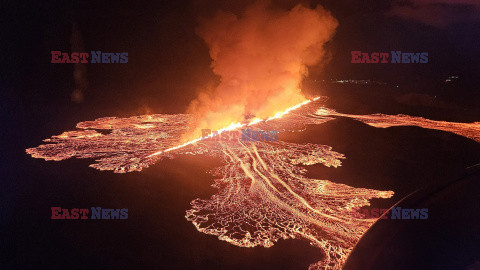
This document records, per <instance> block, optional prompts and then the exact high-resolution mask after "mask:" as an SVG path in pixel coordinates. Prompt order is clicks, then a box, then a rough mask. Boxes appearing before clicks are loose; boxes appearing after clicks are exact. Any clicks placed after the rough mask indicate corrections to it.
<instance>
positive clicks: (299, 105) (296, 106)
mask: <svg viewBox="0 0 480 270" xmlns="http://www.w3.org/2000/svg"><path fill="white" fill-rule="evenodd" d="M319 98H320V97H316V98H313V99H311V100H306V101H304V102H302V103H300V104H297V105H295V106H292V107H290V108H287V109H286V110H285V111H283V112H278V113H276V114H275V115H274V116H273V117H270V118H268V119H267V120H265V121H270V120H273V119H277V118H281V117H282V116H284V115H285V114H287V113H289V112H291V111H293V110H296V109H298V108H300V107H302V106H304V105H306V104H308V103H310V102H312V101H316V100H318V99H319ZM262 121H263V120H262V119H259V118H255V119H253V120H252V121H250V123H248V124H241V123H232V124H231V125H230V126H228V127H226V128H222V129H219V130H218V133H216V134H215V135H214V134H213V133H212V134H211V135H208V136H205V137H200V138H198V139H194V140H191V141H188V142H186V143H183V144H180V145H177V146H174V147H171V148H168V149H166V150H162V151H158V152H156V153H153V154H151V155H149V156H148V157H147V158H149V157H154V156H157V155H160V154H162V153H166V152H170V151H172V150H177V149H179V148H182V147H185V146H188V145H191V144H194V143H196V142H199V141H201V140H205V139H208V138H212V137H213V136H218V135H220V134H222V133H223V132H225V131H231V130H236V129H239V128H242V127H245V126H252V125H255V124H257V123H260V122H262Z"/></svg>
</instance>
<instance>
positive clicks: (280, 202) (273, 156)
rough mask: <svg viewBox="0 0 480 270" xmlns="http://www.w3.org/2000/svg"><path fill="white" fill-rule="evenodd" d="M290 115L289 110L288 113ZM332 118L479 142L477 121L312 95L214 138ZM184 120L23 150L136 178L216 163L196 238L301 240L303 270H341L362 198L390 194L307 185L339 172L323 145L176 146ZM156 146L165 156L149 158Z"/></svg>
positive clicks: (363, 225)
mask: <svg viewBox="0 0 480 270" xmlns="http://www.w3.org/2000/svg"><path fill="white" fill-rule="evenodd" d="M293 110H295V113H290V112H292V111H293ZM335 117H349V118H352V119H355V120H358V121H362V122H364V123H366V124H368V125H371V126H373V127H380V128H387V127H391V126H403V125H408V126H419V127H422V128H428V129H437V130H442V131H447V132H452V133H455V134H458V135H462V136H465V137H468V138H471V139H473V140H475V141H477V142H480V123H479V122H475V123H451V122H445V121H433V120H429V119H425V118H421V117H411V116H407V115H383V114H374V115H349V114H341V113H337V112H335V111H334V110H331V109H328V108H323V107H321V102H320V101H319V100H318V98H315V99H313V100H307V101H305V102H303V103H301V104H298V105H295V106H293V107H290V108H288V109H287V110H285V111H284V112H281V113H277V114H275V115H274V116H273V117H271V118H268V119H266V120H261V119H254V120H252V121H251V122H250V123H248V124H240V123H236V124H232V125H230V126H228V127H226V128H224V129H222V130H220V132H219V134H221V133H222V132H224V131H227V130H235V129H238V128H241V127H243V126H245V125H258V127H259V128H262V129H267V130H268V129H272V130H285V131H296V130H302V129H304V128H305V126H306V125H320V124H323V123H325V122H327V121H330V120H333V119H335ZM190 119H191V118H190V116H189V115H186V114H175V115H166V114H156V115H143V116H133V117H129V118H116V117H106V118H100V119H96V120H95V121H87V122H81V123H78V124H77V128H78V129H79V130H76V131H67V132H64V133H62V134H60V135H57V136H52V138H50V139H46V140H44V142H45V144H43V145H40V146H38V147H35V148H29V149H27V150H26V152H27V153H28V154H30V155H31V156H32V157H35V158H42V159H45V160H55V161H58V160H64V159H68V158H72V157H76V158H94V159H95V162H96V163H94V164H91V165H90V166H91V167H93V168H96V169H99V170H113V171H114V172H115V173H126V172H133V171H141V170H142V169H144V168H147V167H148V166H150V165H152V164H154V163H155V162H158V161H159V160H161V159H163V158H173V157H174V156H173V153H175V155H181V154H193V155H210V156H213V157H217V158H221V159H222V160H223V164H222V166H219V167H217V168H214V169H213V170H212V171H211V172H212V174H213V175H214V176H215V179H214V185H213V186H214V187H215V188H217V189H218V192H217V193H216V194H214V195H213V196H211V197H210V198H208V199H196V200H194V201H192V202H191V205H192V208H191V209H190V210H187V211H186V215H185V217H186V219H187V220H189V221H191V222H192V224H193V225H194V226H195V227H196V228H197V230H198V231H200V232H202V233H206V234H210V235H214V236H217V237H218V238H219V239H220V240H223V241H227V242H229V243H231V244H233V245H237V246H241V247H255V246H262V247H270V246H272V245H274V244H275V242H277V241H278V240H280V239H289V238H290V239H293V238H295V239H305V240H307V241H309V242H310V243H311V244H312V245H313V246H315V247H318V248H319V249H320V250H321V252H319V261H318V262H316V263H314V264H312V265H310V269H341V267H342V265H343V263H344V262H345V260H346V258H347V256H348V254H349V253H350V251H351V250H352V249H353V247H354V246H355V244H356V243H357V242H358V240H359V239H360V237H361V236H362V235H363V234H364V233H365V231H366V230H367V229H368V228H369V227H370V226H371V225H372V224H373V223H374V222H375V219H366V218H364V217H363V216H361V214H360V213H359V209H360V208H361V207H364V206H368V205H370V200H371V199H372V198H390V197H391V196H393V191H380V190H373V189H366V188H360V187H351V186H347V185H343V184H338V183H335V182H333V181H330V180H325V179H312V178H308V177H307V176H306V173H307V170H306V169H305V166H310V165H315V164H319V165H323V166H327V167H334V168H337V167H339V166H341V164H342V162H341V160H342V159H344V158H345V156H344V155H343V154H341V153H338V152H335V151H333V150H332V147H330V146H327V145H318V144H311V143H304V144H297V143H289V142H282V141H275V142H263V141H255V142H253V141H252V142H250V141H246V142H242V141H241V140H233V141H228V142H222V141H215V140H213V141H212V140H205V139H206V138H208V137H210V136H207V137H204V138H199V139H196V140H193V141H189V142H187V143H183V144H182V143H181V142H180V137H181V135H182V134H184V133H185V132H187V124H188V123H189V120H190ZM97 130H102V132H98V131H97ZM159 148H160V149H165V150H162V151H158V149H159ZM173 150H176V151H173ZM160 154H161V155H160ZM380 180H381V179H380Z"/></svg>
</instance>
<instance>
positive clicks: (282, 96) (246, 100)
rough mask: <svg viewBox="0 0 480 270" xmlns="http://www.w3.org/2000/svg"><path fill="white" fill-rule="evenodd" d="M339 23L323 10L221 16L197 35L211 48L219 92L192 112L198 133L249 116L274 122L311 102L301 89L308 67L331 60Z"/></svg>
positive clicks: (204, 97)
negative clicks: (330, 46) (328, 55)
mask: <svg viewBox="0 0 480 270" xmlns="http://www.w3.org/2000/svg"><path fill="white" fill-rule="evenodd" d="M337 24H338V23H337V20H336V19H335V18H334V17H332V15H331V14H330V13H329V12H328V11H326V10H325V9H324V8H323V7H321V6H317V7H316V8H314V9H310V8H308V7H305V6H303V5H300V4H299V5H297V6H295V7H294V8H293V9H291V10H275V9H273V8H271V7H270V6H269V3H268V2H259V3H256V4H254V5H252V6H250V7H248V8H247V9H246V10H245V11H244V13H243V14H242V15H240V16H236V15H235V14H232V13H229V12H224V11H219V12H218V13H217V14H216V15H215V16H214V17H213V18H211V19H209V20H207V21H205V22H204V23H203V24H202V25H201V26H200V27H199V28H198V29H197V34H198V35H199V36H200V37H201V38H203V39H204V40H205V42H206V43H207V45H208V46H209V49H210V56H211V58H212V60H213V61H212V69H213V72H214V73H215V74H216V75H218V76H219V77H220V83H219V84H218V86H216V88H213V89H209V90H206V91H202V92H201V93H200V94H199V95H198V98H197V99H196V100H194V101H193V102H192V103H191V104H190V107H189V109H188V112H189V113H192V114H193V115H194V116H195V117H194V123H193V127H194V129H193V130H192V131H191V132H190V133H189V134H188V137H189V138H187V139H191V138H193V137H198V136H199V135H200V134H201V132H200V130H201V129H204V128H208V129H211V130H216V129H220V128H223V127H226V126H228V125H230V124H231V123H236V122H242V121H244V120H245V119H246V118H248V117H252V116H255V117H257V118H268V117H271V116H273V115H275V113H277V112H280V111H283V110H285V109H286V108H288V107H291V106H293V105H295V104H298V103H300V102H302V101H304V100H305V97H304V95H303V94H302V92H301V89H300V88H299V85H300V83H301V81H302V79H303V78H304V77H305V76H306V75H307V67H308V66H312V65H315V64H318V63H319V62H320V61H321V60H322V59H324V56H325V50H324V48H323V46H324V44H325V43H326V42H327V41H328V40H330V38H331V37H332V36H333V34H334V32H335V28H336V27H337Z"/></svg>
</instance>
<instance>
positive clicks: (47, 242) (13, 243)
mask: <svg viewBox="0 0 480 270" xmlns="http://www.w3.org/2000/svg"><path fill="white" fill-rule="evenodd" d="M322 91H323V92H322V94H325V95H328V96H330V100H329V101H328V102H327V105H328V106H329V107H332V108H334V109H336V110H338V111H339V112H344V113H359V114H361V113H376V112H382V113H401V112H403V113H410V114H412V113H413V114H414V115H419V116H425V117H431V118H433V119H439V120H455V121H473V120H477V121H478V120H480V119H472V118H474V115H475V113H476V112H475V111H473V109H472V110H470V109H469V110H465V109H455V110H452V109H451V108H437V107H434V108H432V107H431V106H420V105H406V104H403V103H399V102H397V100H396V99H395V98H392V95H390V94H388V93H382V92H381V91H382V89H378V88H371V89H369V88H368V87H362V88H359V87H357V86H342V87H337V86H330V88H329V87H328V86H327V87H326V88H324V89H323V90H322ZM379 91H380V92H379ZM385 91H390V90H388V89H385ZM393 96H394V97H395V95H393ZM382 97H383V99H382ZM41 102H42V106H45V105H47V106H51V107H48V108H47V109H42V110H41V111H40V112H39V113H36V108H35V105H34V104H35V103H34V102H33V99H32V100H31V101H29V100H28V99H27V100H26V102H25V103H24V104H21V105H15V106H17V107H16V108H15V109H16V110H12V111H14V112H15V113H14V116H15V118H16V121H15V122H12V128H11V129H8V130H5V132H4V133H3V136H5V140H4V141H5V142H7V143H6V144H4V145H2V147H3V148H4V149H3V154H2V167H1V170H2V178H3V179H2V180H3V181H2V182H3V183H2V185H3V188H2V191H1V192H2V196H1V199H2V202H1V213H2V215H1V223H0V224H1V226H2V228H1V230H0V231H1V233H2V236H1V243H2V244H1V245H0V248H1V253H0V256H1V257H0V258H1V260H0V269H65V268H67V269H87V268H91V269H111V268H117V269H131V268H136V269H307V268H308V265H309V264H311V263H314V262H316V261H318V260H319V259H320V258H321V254H320V253H319V252H320V250H319V249H316V248H313V247H311V246H310V245H309V244H308V243H307V242H304V241H298V240H288V241H280V242H279V243H277V244H276V245H275V246H274V247H272V248H269V249H265V248H253V249H247V248H239V247H235V246H232V245H230V244H228V243H226V242H223V241H219V240H218V239H216V238H215V237H213V236H208V235H205V234H203V233H200V232H197V231H196V229H195V228H194V226H193V225H192V224H191V223H190V222H188V221H187V220H185V218H184V214H185V210H187V209H189V208H190V206H189V203H190V201H191V200H193V199H195V198H206V197H209V196H211V195H212V194H214V192H215V190H214V189H213V188H212V187H210V185H211V184H212V177H211V176H210V175H208V174H207V173H206V172H205V171H206V170H208V169H210V168H212V167H213V166H214V165H215V164H218V163H217V162H218V160H211V159H205V158H202V159H200V158H197V157H188V158H177V159H174V160H169V161H162V162H160V163H159V164H156V165H155V166H152V167H151V168H148V169H146V170H144V171H142V172H140V173H129V174H125V175H119V174H113V173H111V172H100V171H97V170H94V169H92V168H89V167H88V164H89V163H90V161H87V160H67V161H62V162H45V161H43V160H38V159H32V158H30V157H29V156H28V155H26V154H25V152H24V149H25V148H28V147H33V146H37V145H39V144H40V143H41V140H42V139H45V138H47V137H49V136H51V135H55V134H59V133H61V132H62V131H64V130H69V129H73V127H74V125H75V123H76V122H78V121H83V120H91V119H93V118H95V117H100V116H111V115H112V112H114V111H115V110H118V108H99V109H98V110H96V111H95V110H93V109H94V106H93V107H92V108H88V106H86V107H84V108H75V107H74V108H72V107H70V106H65V107H63V108H58V107H53V106H54V105H55V104H54V101H48V100H42V101H41ZM8 106H11V107H13V105H8ZM37 106H38V104H37ZM4 109H6V110H7V109H8V107H4ZM402 110H404V111H402ZM477 115H478V114H477ZM121 116H126V115H121ZM281 139H282V137H281ZM283 139H286V140H290V141H295V142H311V143H319V144H326V145H330V146H332V147H333V149H334V150H335V151H337V152H340V153H343V154H345V155H346V160H344V161H343V165H342V167H340V168H337V169H335V168H326V167H322V166H319V165H317V166H312V167H310V168H309V176H311V177H316V178H319V179H328V180H331V181H335V182H339V183H344V184H348V185H351V186H355V187H365V188H374V189H379V190H393V191H394V192H395V196H394V197H393V198H391V199H388V200H375V201H374V206H378V207H389V206H391V205H393V204H394V203H395V202H396V201H398V200H400V199H401V198H403V197H404V196H406V195H407V194H409V193H411V192H413V191H415V190H417V189H419V188H422V187H426V186H428V185H429V184H431V183H435V182H438V181H443V180H444V179H449V178H454V177H457V176H459V175H461V174H462V173H463V171H464V169H465V167H468V166H471V165H474V164H476V163H479V162H480V144H478V143H476V142H474V141H472V140H469V139H467V138H463V137H460V136H458V135H455V134H449V133H445V132H440V131H434V130H424V129H420V128H417V127H393V128H388V129H377V128H373V127H370V126H367V125H365V124H363V123H360V122H356V121H354V120H351V119H337V120H334V121H330V122H328V123H326V124H323V125H320V126H310V127H308V129H307V130H306V131H305V132H304V133H303V134H302V135H301V136H300V137H293V136H290V135H284V137H283ZM53 206H61V207H64V208H90V207H93V206H101V207H105V208H128V209H129V218H128V219H127V220H103V221H101V220H100V221H95V220H86V221H79V220H51V219H50V215H51V212H50V207H53ZM460 206H461V205H459V207H460ZM406 241H408V239H406Z"/></svg>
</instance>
